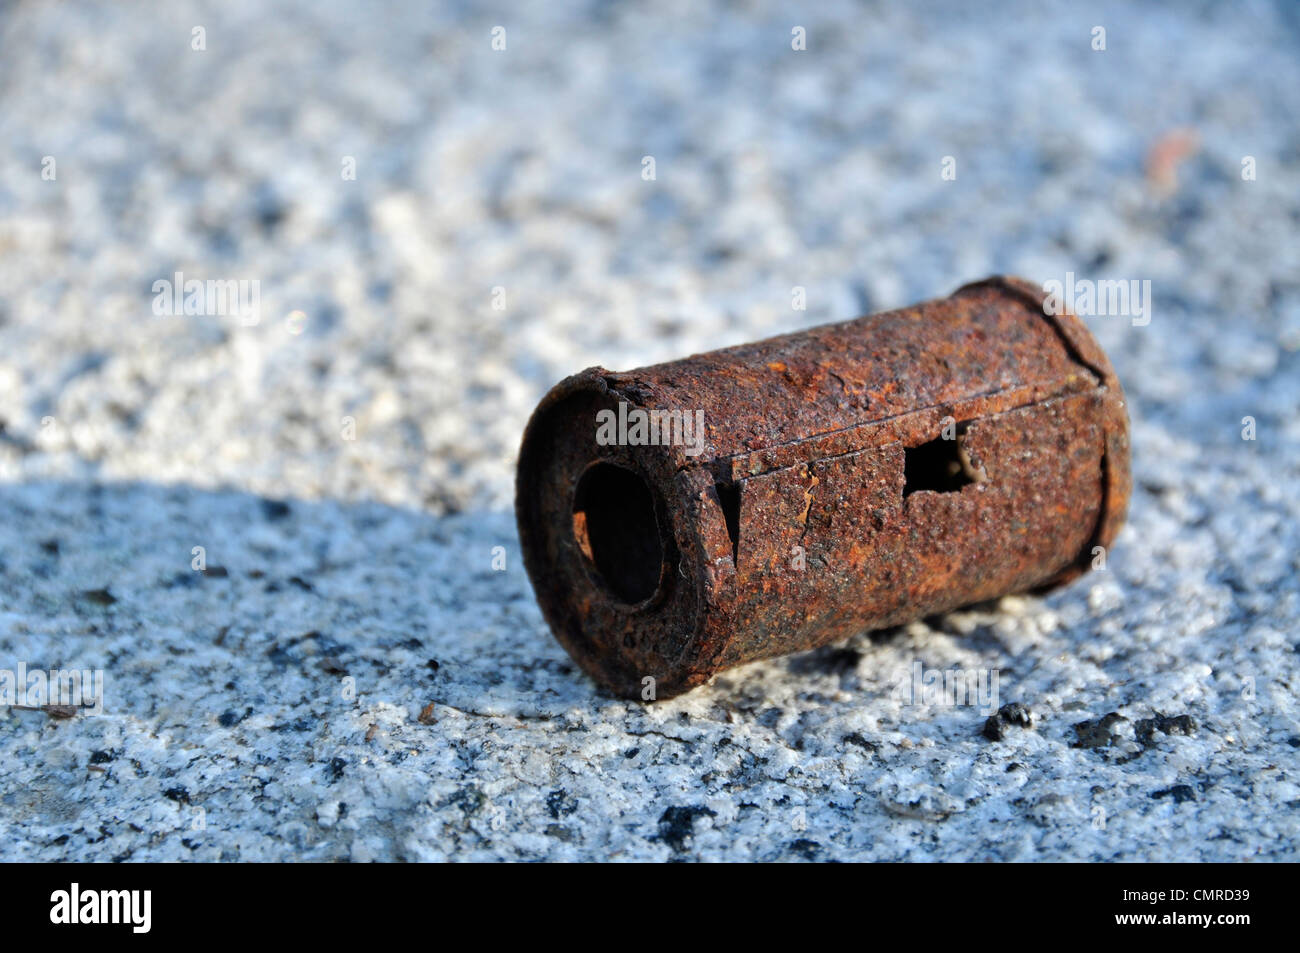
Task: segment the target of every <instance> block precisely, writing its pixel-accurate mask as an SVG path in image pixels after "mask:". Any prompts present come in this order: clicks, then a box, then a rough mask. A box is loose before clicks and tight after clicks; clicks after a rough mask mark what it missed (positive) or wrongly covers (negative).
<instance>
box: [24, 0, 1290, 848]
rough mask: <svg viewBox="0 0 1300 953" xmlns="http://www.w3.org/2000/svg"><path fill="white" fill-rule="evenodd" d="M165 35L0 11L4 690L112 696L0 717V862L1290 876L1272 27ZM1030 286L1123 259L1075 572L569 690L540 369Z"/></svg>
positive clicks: (487, 13)
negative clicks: (920, 612)
mask: <svg viewBox="0 0 1300 953" xmlns="http://www.w3.org/2000/svg"><path fill="white" fill-rule="evenodd" d="M822 6H823V5H819V7H822ZM168 7H169V9H168V11H167V12H166V13H159V12H157V11H155V10H153V9H152V7H151V5H146V4H131V3H127V4H120V5H115V6H113V7H109V8H96V7H94V6H91V5H88V4H78V3H72V4H61V5H59V6H57V7H50V6H46V5H40V4H25V3H11V4H7V5H4V6H0V88H2V90H3V102H4V108H3V109H0V143H3V146H0V421H2V422H3V429H2V430H0V670H16V669H17V667H18V666H19V665H26V666H27V667H28V668H29V669H35V668H42V667H43V668H50V667H57V668H79V669H80V668H86V669H101V670H103V672H104V678H105V683H104V711H103V713H102V714H100V715H93V714H78V715H75V716H74V717H71V718H66V719H65V718H54V717H50V716H49V715H47V714H45V713H43V712H38V711H24V710H5V709H0V759H2V760H3V763H4V765H5V771H4V774H3V781H0V858H3V859H6V860H9V859H16V858H33V859H37V858H39V859H65V858H66V859H77V860H86V859H92V860H110V859H123V860H126V859H133V860H148V859H196V860H217V859H226V860H236V859H243V860H264V859H311V860H328V859H354V860H368V859H377V860H395V859H404V860H424V859H453V858H454V859H496V858H507V859H533V858H546V859H557V860H558V859H579V858H595V859H603V858H611V859H621V860H671V859H696V858H698V859H707V860H713V859H761V860H804V859H843V860H848V859H909V860H921V859H926V860H929V859H961V860H987V859H993V860H998V859H1035V858H1042V859H1080V860H1107V859H1123V860H1145V859H1153V860H1154V859H1159V860H1201V859H1228V860H1231V859H1291V860H1293V859H1295V857H1296V852H1297V851H1296V843H1297V836H1298V834H1300V707H1298V705H1297V684H1298V680H1300V655H1297V649H1300V625H1298V622H1300V587H1298V585H1297V575H1298V573H1297V570H1298V569H1300V557H1298V555H1297V554H1298V553H1300V529H1298V528H1297V527H1298V526H1300V492H1298V491H1297V485H1298V483H1297V480H1298V478H1300V450H1298V449H1297V448H1298V447H1300V420H1298V418H1297V410H1298V409H1300V357H1298V356H1297V350H1298V349H1300V238H1298V237H1297V230H1298V228H1300V95H1298V94H1297V92H1296V90H1298V89H1300V57H1297V55H1296V54H1297V51H1300V18H1297V16H1296V14H1295V13H1294V12H1291V8H1279V9H1275V8H1272V7H1270V6H1267V5H1263V4H1254V5H1248V6H1245V7H1244V8H1237V9H1234V10H1232V11H1229V10H1221V9H1219V8H1217V7H1212V6H1206V7H1204V8H1202V7H1201V6H1200V5H1189V4H1177V5H1174V4H1171V5H1168V6H1165V5H1147V4H1144V5H1142V7H1141V8H1130V7H1127V6H1123V5H1113V6H1106V5H1103V6H1101V7H1098V8H1097V9H1095V10H1093V11H1089V12H1086V13H1084V12H1081V11H1079V10H1078V9H1077V5H1061V6H1058V7H1055V8H1048V9H1046V10H1042V9H1036V8H1034V7H1029V6H1026V7H1024V8H1023V9H1022V8H1020V7H1017V6H1012V7H1010V8H1007V9H1006V10H1004V11H1003V12H1000V13H998V14H997V15H993V16H990V15H989V14H986V13H980V12H978V11H970V12H967V11H966V5H952V6H948V5H941V6H937V7H931V8H925V7H921V6H917V5H910V4H909V5H906V6H905V7H903V6H902V5H900V6H898V7H893V6H887V5H883V4H882V5H879V6H876V5H867V6H865V7H860V6H858V5H851V4H847V3H845V4H829V5H825V6H824V9H821V10H820V12H819V13H818V14H817V16H816V18H815V19H813V18H812V15H811V14H804V13H800V14H793V13H787V12H783V11H782V10H781V9H780V8H779V7H776V6H772V7H765V6H762V5H748V4H746V5H741V6H739V7H735V6H723V5H718V6H707V7H701V6H700V5H698V4H687V3H681V4H672V3H670V4H655V5H653V6H652V7H646V8H644V9H640V10H638V9H634V8H628V9H623V8H616V9H607V8H605V7H603V6H599V5H593V6H592V7H590V8H589V7H587V6H585V5H580V4H570V3H556V4H547V5H545V8H544V9H538V10H536V11H534V12H530V13H522V12H511V13H508V14H507V13H502V12H499V11H496V10H494V9H493V8H491V7H487V6H481V5H476V4H465V5H456V6H446V7H442V8H435V9H425V8H424V5H419V4H412V5H410V6H409V7H407V6H406V5H400V4H373V5H365V8H364V11H356V12H347V11H342V10H339V11H335V10H331V9H321V8H318V5H317V4H308V3H303V4H296V5H292V4H291V5H285V6H284V8H283V9H282V10H281V11H280V12H279V13H277V14H276V15H275V16H274V17H272V18H270V19H264V18H263V17H262V15H261V13H260V5H259V4H254V3H244V2H235V3H227V4H222V5H221V6H220V7H219V8H216V9H213V8H208V7H203V8H197V7H196V8H194V9H187V8H186V6H185V5H183V4H176V5H168ZM497 25H502V26H504V27H505V31H506V32H505V39H506V48H505V49H504V50H494V49H493V48H492V40H493V34H492V30H493V27H494V26H497ZM1096 25H1104V26H1105V27H1106V49H1105V50H1104V51H1094V50H1093V49H1092V43H1093V33H1092V29H1093V27H1094V26H1096ZM196 26H202V27H203V34H202V36H203V38H204V40H205V45H206V49H203V50H195V49H192V43H193V41H194V37H195V36H196V34H195V33H194V28H195V27H196ZM795 26H803V27H804V28H805V32H806V37H807V49H806V50H804V51H794V50H792V49H791V37H792V34H791V30H792V28H793V27H795ZM644 156H653V157H654V159H655V166H656V176H655V179H654V180H653V181H647V180H645V179H643V177H642V169H643V163H642V158H643V157H644ZM945 156H952V157H953V158H954V159H955V168H956V173H957V174H956V178H955V179H953V180H945V179H944V178H942V177H941V164H942V162H943V159H944V157H945ZM1246 156H1251V157H1254V159H1255V168H1256V177H1255V178H1254V180H1243V179H1242V176H1241V170H1242V160H1243V157H1246ZM46 157H51V158H52V159H53V160H54V166H53V169H54V171H55V174H54V177H53V178H52V179H51V178H43V177H42V170H43V169H44V168H47V167H48V164H47V163H46V161H45V160H46ZM347 157H351V158H352V159H353V160H355V169H356V177H355V179H349V178H344V176H343V171H344V170H345V169H346V168H347ZM178 271H180V272H183V273H184V274H185V275H186V276H190V277H196V278H199V279H204V280H206V279H221V280H225V279H231V280H241V279H242V280H250V281H251V280H256V281H258V282H259V283H260V312H259V317H260V320H259V322H258V323H257V324H256V325H246V324H243V323H241V322H240V321H239V320H238V319H236V318H231V317H229V316H197V315H194V316H188V317H187V316H159V315H157V314H155V313H154V310H153V308H152V303H153V298H154V295H153V283H154V282H155V281H157V280H159V279H165V278H170V277H171V276H172V275H173V274H174V273H175V272H178ZM1068 271H1073V272H1075V273H1076V274H1077V275H1079V276H1081V277H1082V276H1087V277H1089V278H1123V279H1137V280H1150V281H1151V282H1152V299H1151V300H1152V310H1151V321H1150V324H1148V325H1145V326H1135V325H1134V323H1133V322H1132V321H1130V320H1128V319H1125V318H1118V317H1105V316H1097V317H1091V318H1089V319H1088V323H1089V325H1090V326H1091V327H1092V329H1093V331H1094V333H1095V334H1096V335H1097V336H1098V338H1099V340H1100V341H1101V342H1102V344H1103V346H1105V348H1106V349H1107V350H1108V352H1109V353H1110V355H1111V357H1112V359H1113V361H1114V363H1115V365H1116V368H1117V370H1118V372H1119V374H1120V376H1121V378H1122V380H1123V381H1124V383H1125V385H1126V387H1127V389H1128V393H1129V396H1130V399H1131V411H1132V416H1133V437H1134V466H1135V477H1136V484H1137V485H1136V490H1135V495H1134V498H1133V501H1132V507H1131V517H1130V524H1129V526H1128V527H1127V528H1126V529H1125V531H1124V532H1123V534H1122V536H1121V538H1120V541H1119V544H1118V545H1117V546H1116V547H1115V548H1114V550H1113V552H1112V553H1111V554H1110V559H1109V562H1108V566H1107V569H1106V571H1105V572H1101V573H1095V574H1093V575H1092V576H1090V577H1088V578H1086V579H1084V580H1082V581H1080V582H1078V583H1076V584H1075V585H1073V586H1071V587H1070V588H1068V589H1066V590H1064V591H1062V592H1059V593H1056V594H1053V595H1051V596H1050V597H1048V598H1046V599H1038V598H1031V597H1013V598H1007V599H1003V600H1001V601H999V602H998V603H996V604H990V605H982V606H977V607H974V608H972V609H969V610H965V611H961V612H957V613H954V614H952V615H949V616H946V617H943V618H938V619H931V620H928V621H926V622H920V623H916V624H914V625H912V626H908V627H905V628H903V629H900V630H894V631H890V632H884V633H875V634H873V635H866V634H864V635H862V636H861V637H859V638H857V639H855V640H853V641H852V642H850V643H848V644H846V645H842V646H837V647H833V648H829V649H825V650H821V651H818V652H815V653H812V654H809V655H805V656H800V657H795V658H791V659H785V660H780V661H776V662H771V663H763V664H759V665H754V666H749V667H747V668H744V669H740V670H736V671H734V672H731V673H728V674H726V675H724V676H722V677H720V678H719V679H718V680H717V681H716V683H715V684H714V685H712V686H710V687H707V688H705V689H702V690H699V691H697V692H694V693H692V694H690V695H688V696H686V697H683V698H681V699H677V700H674V701H671V702H667V703H662V704H658V705H655V706H651V707H643V706H641V705H639V704H633V703H626V702H622V701H615V700H612V699H610V698H609V697H607V696H605V695H603V694H601V693H600V692H599V691H598V690H597V689H596V688H595V687H594V686H593V685H592V684H591V683H590V682H589V681H587V680H586V679H585V678H584V677H583V676H581V674H580V673H578V672H576V671H575V669H574V666H573V665H572V663H570V662H569V660H568V659H567V657H566V656H565V655H564V654H563V652H562V651H561V649H560V648H559V647H558V645H557V644H556V643H555V641H554V640H553V639H552V638H551V636H550V635H549V633H548V632H547V631H546V628H545V626H544V624H543V622H542V620H541V617H540V615H539V613H538V611H537V608H536V606H535V604H534V602H533V599H532V594H531V591H530V589H529V585H528V582H527V580H526V579H525V577H524V575H523V572H522V568H521V566H520V562H519V558H518V546H517V538H516V536H515V531H514V526H513V518H512V515H511V513H510V511H509V505H510V499H511V481H512V476H513V455H514V453H515V450H516V446H517V440H518V435H519V432H520V430H521V428H522V425H523V422H524V420H525V419H526V417H527V414H528V412H529V411H530V410H531V408H532V405H533V404H534V403H535V401H536V400H537V399H538V397H540V395H541V394H542V393H543V392H544V390H545V389H546V387H548V386H549V385H550V384H551V383H553V382H554V381H555V380H556V379H558V378H559V377H561V376H563V375H565V374H567V373H569V372H571V371H574V370H576V369H578V368H581V367H584V366H587V365H589V364H594V363H601V364H604V365H606V366H608V367H614V368H619V367H631V366H636V365H640V364H645V363H650V362H653V361H657V360H663V359H667V358H670V357H676V356H680V355H682V354H686V353H690V352H693V351H699V350H703V349H707V348H711V347H717V346H722V345H725V344H729V343H736V342H739V341H742V340H748V339H752V338H755V337H758V336H762V335H766V334H771V333H777V332H781V331H786V330H791V329H795V328H798V327H803V326H807V325H810V324H814V323H820V322H822V321H826V320H831V319H836V318H846V317H850V316H853V315H855V314H859V313H863V312H864V311H869V310H879V309H883V308H888V307H894V306H900V305H904V304H908V303H911V302H912V301H916V300H921V299H924V298H928V297H934V296H937V295H942V294H946V293H948V292H950V291H952V290H953V289H954V288H956V287H957V286H958V285H960V284H962V283H963V282H965V281H969V280H972V279H976V278H980V277H983V276H985V275H987V274H990V273H994V272H1010V273H1019V274H1023V275H1026V276H1028V277H1031V278H1034V279H1036V280H1048V279H1053V278H1055V279H1062V278H1063V277H1064V275H1065V273H1066V272H1068ZM794 286H801V287H803V288H805V289H806V294H807V302H808V304H807V310H806V311H796V310H792V308H791V289H792V287H794ZM494 289H501V290H500V291H499V292H497V291H495V290H494ZM494 303H498V304H502V303H503V304H504V309H503V310H497V309H494V307H493V305H494ZM295 312H301V315H298V314H295ZM1247 416H1249V417H1252V418H1254V420H1255V426H1256V434H1255V436H1256V439H1254V440H1253V441H1247V440H1243V439H1242V431H1243V421H1242V419H1243V417H1247ZM199 546H201V547H203V548H204V557H205V560H206V570H205V571H202V572H199V571H195V570H194V569H193V568H191V566H192V560H194V559H195V556H194V548H195V547H199ZM498 546H500V547H503V548H504V559H505V568H504V570H501V571H498V570H496V569H494V567H493V559H494V547H498ZM498 556H500V553H498ZM917 663H920V665H921V666H922V669H923V670H924V671H947V670H954V669H960V670H971V671H986V672H993V671H996V672H997V674H998V678H999V682H998V685H999V696H1000V697H999V702H1000V704H1004V705H1010V704H1016V703H1018V704H1021V705H1024V706H1026V707H1027V708H1028V709H1029V710H1030V711H1031V712H1032V721H1031V723H1030V724H1029V725H1027V726H1026V725H1023V724H1019V723H1017V720H1016V719H1015V718H1011V719H1010V720H1009V722H1008V723H1007V724H1006V725H1005V727H1004V728H1003V729H1002V731H1001V738H1000V740H990V738H989V737H986V735H985V734H984V729H985V724H986V720H987V717H988V711H986V710H983V709H981V708H979V707H977V706H969V705H967V706H948V705H942V704H926V703H924V699H922V700H921V702H922V703H919V704H918V703H914V702H915V700H914V699H909V698H908V697H907V693H906V691H905V690H900V686H906V685H907V684H908V680H909V678H910V677H911V673H912V672H913V671H914V666H915V665H916V664H917ZM0 677H2V676H0ZM1111 713H1115V714H1114V715H1113V716H1112V715H1111ZM998 733H999V732H997V731H990V734H992V735H995V736H996V735H997V734H998Z"/></svg>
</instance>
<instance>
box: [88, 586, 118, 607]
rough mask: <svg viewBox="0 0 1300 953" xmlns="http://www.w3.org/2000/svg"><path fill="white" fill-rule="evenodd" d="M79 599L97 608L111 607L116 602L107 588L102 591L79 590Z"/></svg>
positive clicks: (115, 598) (115, 597)
mask: <svg viewBox="0 0 1300 953" xmlns="http://www.w3.org/2000/svg"><path fill="white" fill-rule="evenodd" d="M81 598H83V599H85V600H86V601H87V602H91V603H94V604H95V605H97V606H111V605H112V604H113V603H115V602H117V596H115V595H113V594H112V593H111V592H109V591H108V587H107V586H105V587H104V588H103V589H83V590H81Z"/></svg>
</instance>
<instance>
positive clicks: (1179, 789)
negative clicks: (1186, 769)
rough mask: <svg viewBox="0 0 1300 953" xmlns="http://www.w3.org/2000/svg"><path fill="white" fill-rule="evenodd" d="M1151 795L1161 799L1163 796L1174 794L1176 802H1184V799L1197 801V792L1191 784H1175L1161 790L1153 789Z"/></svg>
mask: <svg viewBox="0 0 1300 953" xmlns="http://www.w3.org/2000/svg"><path fill="white" fill-rule="evenodd" d="M1151 796H1152V797H1153V798H1156V799H1157V800H1159V799H1160V798H1162V797H1170V796H1172V797H1173V799H1174V803H1175V804H1182V803H1183V802H1184V801H1195V800H1196V792H1195V791H1194V790H1193V789H1192V786H1191V785H1190V784H1175V785H1174V786H1173V787H1169V788H1164V789H1163V790H1160V791H1152V792H1151Z"/></svg>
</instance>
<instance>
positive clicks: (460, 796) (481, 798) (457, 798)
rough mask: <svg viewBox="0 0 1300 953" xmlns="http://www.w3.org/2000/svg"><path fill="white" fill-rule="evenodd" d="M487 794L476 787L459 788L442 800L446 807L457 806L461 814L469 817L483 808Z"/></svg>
mask: <svg viewBox="0 0 1300 953" xmlns="http://www.w3.org/2000/svg"><path fill="white" fill-rule="evenodd" d="M486 803H487V795H486V794H484V793H483V792H482V791H480V790H479V789H478V788H476V787H463V788H459V789H458V790H457V791H456V793H455V794H453V795H451V797H449V798H447V800H445V801H443V804H444V805H446V806H447V807H458V808H460V811H461V813H462V814H464V815H465V816H466V817H469V816H471V815H473V814H477V813H478V812H479V811H481V810H483V805H484V804H486Z"/></svg>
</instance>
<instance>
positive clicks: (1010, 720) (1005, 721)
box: [984, 702, 1034, 741]
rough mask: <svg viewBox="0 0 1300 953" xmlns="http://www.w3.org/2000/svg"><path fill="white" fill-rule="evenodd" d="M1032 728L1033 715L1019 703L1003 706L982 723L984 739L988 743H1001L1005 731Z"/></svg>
mask: <svg viewBox="0 0 1300 953" xmlns="http://www.w3.org/2000/svg"><path fill="white" fill-rule="evenodd" d="M1013 726H1014V727H1016V728H1032V727H1033V726H1034V713H1033V712H1031V711H1030V710H1029V708H1028V707H1027V706H1025V705H1022V704H1020V702H1012V703H1011V704H1010V705H1003V706H1002V707H1001V708H999V709H998V710H997V711H996V712H995V713H994V714H992V715H990V716H989V720H988V721H986V722H984V737H985V738H987V739H988V740H989V741H1001V740H1002V739H1003V737H1005V735H1006V733H1007V729H1008V728H1011V727H1013Z"/></svg>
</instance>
